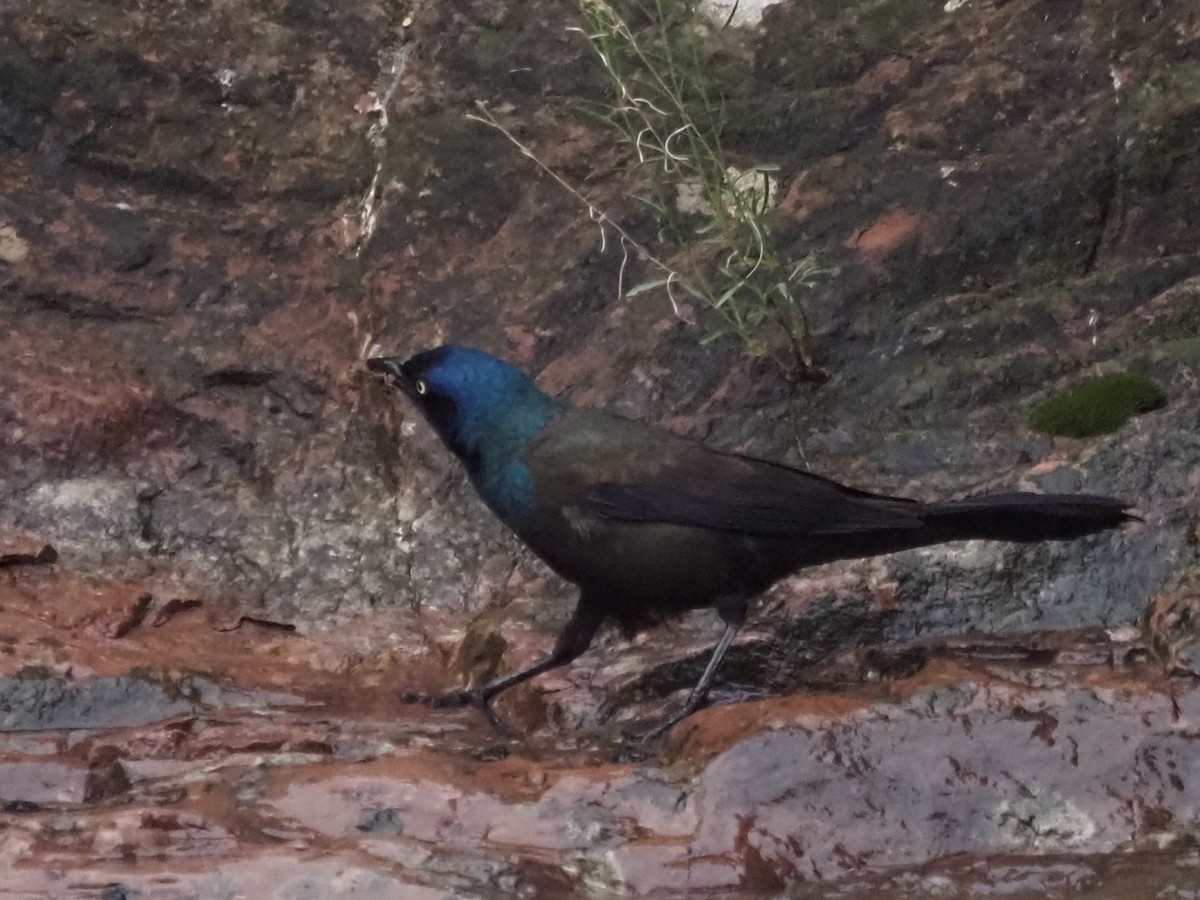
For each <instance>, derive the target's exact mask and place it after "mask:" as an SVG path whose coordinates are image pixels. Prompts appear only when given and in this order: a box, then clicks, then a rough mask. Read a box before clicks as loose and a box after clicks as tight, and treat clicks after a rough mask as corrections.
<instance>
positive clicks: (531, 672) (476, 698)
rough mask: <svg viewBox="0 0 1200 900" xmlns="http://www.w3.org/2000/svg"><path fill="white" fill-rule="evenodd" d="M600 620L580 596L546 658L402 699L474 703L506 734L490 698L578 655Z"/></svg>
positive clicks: (438, 703)
mask: <svg viewBox="0 0 1200 900" xmlns="http://www.w3.org/2000/svg"><path fill="white" fill-rule="evenodd" d="M603 621H604V614H603V612H601V611H599V610H596V609H593V608H592V605H591V604H588V603H586V602H585V598H583V597H580V599H579V604H578V605H577V606H576V607H575V613H574V615H572V616H571V620H570V621H569V622H567V624H566V625H565V626H564V627H563V630H562V631H560V632H559V634H558V639H557V640H556V641H555V642H554V649H553V650H552V651H551V652H550V655H549V656H547V657H546V658H545V659H543V660H540V661H538V662H536V663H534V664H533V665H532V666H529V667H528V668H525V669H522V670H521V671H519V672H514V673H513V674H511V675H505V676H504V677H502V678H496V679H494V680H492V681H489V682H488V683H487V684H484V685H480V686H479V687H477V688H472V689H471V690H467V691H449V692H447V693H445V694H413V693H408V694H404V696H403V698H402V699H403V700H404V702H405V703H423V704H425V705H426V706H432V707H435V708H444V707H453V706H475V707H477V708H478V709H479V710H480V711H481V712H482V713H483V714H484V715H485V716H487V720H488V722H490V723H491V725H492V727H493V728H495V729H496V730H497V731H499V732H501V733H502V734H506V733H508V728H506V727H505V725H504V723H503V722H501V721H500V719H499V718H498V717H497V716H496V714H495V713H494V712H493V711H492V708H491V703H492V700H494V699H495V698H496V695H497V694H499V693H500V692H501V691H506V690H508V689H509V688H510V687H514V686H515V685H518V684H520V683H521V682H523V681H528V680H529V679H530V678H534V677H536V676H538V675H541V674H542V673H543V672H549V671H550V670H551V669H557V668H559V667H560V666H565V665H566V664H567V663H569V662H572V661H573V660H575V659H576V658H578V657H579V656H580V655H582V654H583V652H584V651H585V650H587V648H588V647H590V646H591V644H592V639H593V638H594V637H595V636H596V631H597V630H598V629H599V627H600V624H601V623H602V622H603Z"/></svg>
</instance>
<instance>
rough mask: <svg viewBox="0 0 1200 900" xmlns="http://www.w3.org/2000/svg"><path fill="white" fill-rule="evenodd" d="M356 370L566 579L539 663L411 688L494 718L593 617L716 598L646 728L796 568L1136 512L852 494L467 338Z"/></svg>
mask: <svg viewBox="0 0 1200 900" xmlns="http://www.w3.org/2000/svg"><path fill="white" fill-rule="evenodd" d="M367 366H368V368H370V370H371V371H373V372H377V373H380V374H382V375H383V376H384V377H385V378H386V380H387V381H388V382H389V383H390V384H392V385H394V386H395V387H397V388H399V389H400V390H401V391H402V392H404V393H405V394H406V395H408V397H409V398H411V399H412V400H413V402H415V403H416V405H417V407H418V408H419V409H420V410H421V412H422V413H423V414H424V416H425V418H426V419H427V420H428V421H429V423H430V424H431V425H432V426H433V428H434V430H435V431H436V432H437V433H438V435H439V436H440V437H441V439H442V440H443V441H444V442H445V444H446V446H447V447H449V448H450V450H451V451H452V452H453V453H454V454H455V455H456V456H457V457H458V458H459V459H460V460H462V462H463V463H464V464H465V465H466V468H467V472H468V474H469V476H470V479H471V483H472V484H473V485H474V486H475V489H476V491H478V492H479V496H480V497H482V498H483V501H484V502H485V503H486V504H487V505H488V506H489V507H490V508H491V510H492V511H493V512H494V513H495V514H496V515H497V516H499V517H500V520H501V521H502V522H504V524H505V525H507V526H508V527H509V528H510V529H512V531H513V532H515V533H516V535H517V537H519V538H520V539H521V540H522V541H524V542H525V543H526V544H527V545H528V546H529V548H530V549H531V550H533V552H534V553H536V554H537V555H538V556H539V557H541V559H542V560H543V561H545V563H546V564H547V565H548V566H550V568H552V569H553V570H554V571H555V572H557V573H558V574H559V575H561V576H563V577H564V578H566V579H567V580H568V581H571V582H573V583H574V584H576V585H578V587H579V602H578V603H577V604H576V607H575V612H574V615H572V617H571V620H570V621H569V622H568V623H567V625H566V626H565V627H564V628H563V630H562V632H561V633H560V634H559V636H558V640H557V642H556V643H555V645H554V650H553V651H552V652H551V653H550V655H549V656H548V657H546V658H545V659H543V660H541V661H540V662H538V663H536V664H534V665H532V666H530V667H529V668H527V669H523V670H521V671H519V672H515V673H513V674H512V675H507V676H505V677H503V678H498V679H496V680H494V681H492V682H490V683H488V684H485V685H482V686H481V687H477V688H475V689H473V690H468V691H454V692H451V693H447V694H440V695H435V696H417V695H409V699H410V700H417V701H421V702H426V703H430V704H431V705H434V706H460V705H466V704H474V705H476V706H478V707H479V708H480V709H482V710H483V711H484V712H485V713H486V714H487V715H488V717H489V719H490V720H491V721H492V722H493V723H494V724H496V723H497V720H496V719H495V717H494V715H493V714H492V712H491V709H490V706H489V704H490V703H491V701H492V699H493V698H494V697H495V696H496V695H497V694H499V693H500V692H501V691H504V690H506V689H508V688H510V687H512V686H513V685H516V684H520V683H521V682H523V681H526V680H528V679H530V678H532V677H534V676H535V675H538V674H540V673H542V672H546V671H548V670H550V669H553V668H556V667H558V666H562V665H565V664H567V663H569V662H571V661H572V660H573V659H575V658H576V657H578V656H579V655H580V654H581V653H583V652H584V651H585V650H587V648H588V646H589V645H590V644H591V642H592V638H593V637H594V636H595V634H596V631H597V629H598V628H599V627H600V625H601V624H602V623H604V622H605V621H606V620H613V621H615V622H616V623H617V624H618V625H619V626H620V627H621V628H622V629H623V630H624V632H625V633H626V634H627V635H632V634H634V633H636V632H637V631H639V630H641V629H643V628H646V627H648V626H650V625H654V624H656V623H658V622H661V621H663V620H665V619H668V618H670V617H672V616H675V615H678V614H680V613H683V612H685V611H686V610H690V609H697V608H699V607H702V606H712V607H714V608H715V609H716V611H717V614H718V615H719V616H720V617H721V619H722V621H723V622H724V623H725V630H724V633H722V635H721V638H720V640H719V641H718V642H717V646H716V649H715V650H714V651H713V654H712V657H711V658H710V660H709V663H708V666H707V668H706V669H705V670H704V674H703V675H702V676H701V677H700V680H699V682H698V683H697V684H696V686H695V688H694V689H693V690H692V692H691V695H690V696H689V697H688V700H687V703H685V704H684V706H683V708H682V710H680V711H679V712H678V713H677V714H675V715H673V716H672V717H671V718H670V719H668V720H667V721H666V722H664V723H663V724H662V725H661V726H660V727H658V728H656V729H654V730H653V731H652V732H650V734H651V735H654V734H659V733H661V732H662V731H663V730H665V729H666V728H668V727H669V726H670V725H672V724H674V723H675V722H678V721H679V720H680V719H682V718H684V717H685V716H687V715H689V714H691V713H692V712H694V711H695V710H696V709H698V708H699V707H700V706H701V705H702V704H703V702H704V699H705V695H706V694H707V692H708V689H709V686H710V684H711V683H712V680H713V675H714V673H715V672H716V670H717V666H718V665H720V662H721V658H722V657H723V656H724V655H725V651H726V650H728V649H729V645H730V644H731V643H732V642H733V638H734V635H735V634H737V631H738V629H739V628H740V627H741V625H742V623H743V622H744V621H745V619H746V610H747V604H748V603H749V601H750V600H751V599H752V598H754V597H755V596H756V595H758V594H760V593H762V592H763V591H764V590H766V589H767V588H768V587H769V586H770V585H771V584H773V583H774V582H776V581H778V580H779V579H780V578H782V577H784V576H785V575H788V574H789V573H791V572H794V571H796V570H797V569H800V568H802V567H804V566H811V565H816V564H818V563H825V562H829V561H831V560H835V559H849V558H857V557H864V556H873V555H875V554H880V553H892V552H894V551H897V550H905V549H908V548H912V547H922V546H926V545H929V544H939V543H942V542H944V541H957V540H967V539H978V538H982V539H987V540H998V541H1020V542H1034V541H1047V540H1069V539H1071V538H1077V537H1081V536H1083V535H1086V534H1091V533H1092V532H1096V531H1102V530H1104V529H1108V528H1115V527H1117V526H1119V525H1121V524H1122V523H1124V522H1126V521H1129V520H1130V519H1135V518H1136V516H1133V515H1131V514H1129V513H1127V512H1125V510H1126V509H1128V508H1130V504H1127V503H1124V502H1122V501H1120V500H1116V499H1113V498H1110V497H1098V496H1091V495H1087V494H1077V495H1064V494H1033V493H1007V494H994V495H990V496H984V497H974V498H969V499H965V500H954V501H949V502H946V503H920V502H917V501H914V500H907V499H903V498H899V497H887V496H883V495H880V494H871V493H867V492H866V491H860V490H855V489H854V488H850V487H845V486H843V485H840V484H838V483H836V482H834V481H830V480H829V479H826V478H822V477H820V476H818V475H813V474H811V473H809V472H805V471H801V470H799V469H794V468H791V467H789V466H785V465H781V464H779V463H773V462H768V461H766V460H761V459H754V458H752V457H748V456H741V455H739V454H736V453H724V452H721V451H718V450H713V449H710V448H709V447H706V446H704V445H703V444H701V443H698V442H696V441H692V440H688V439H686V438H683V437H680V436H678V435H675V434H672V433H670V432H668V431H665V430H662V429H660V428H655V427H653V426H650V425H645V424H641V423H638V422H634V421H631V420H628V419H623V418H620V417H618V416H615V415H612V414H610V413H606V412H603V411H601V410H597V409H583V408H575V407H572V406H570V405H568V404H567V403H564V402H563V401H561V400H557V399H555V398H553V397H550V396H548V395H546V394H545V393H543V392H542V391H541V390H539V389H538V387H537V386H536V385H535V384H534V383H533V381H531V380H530V379H529V378H528V377H526V376H525V375H524V374H522V373H521V372H520V371H518V370H517V369H515V368H513V367H512V366H510V365H508V364H507V363H505V362H503V361H501V360H499V359H496V358H495V357H493V356H490V355H488V354H486V353H483V352H481V351H479V350H472V349H469V348H466V347H460V346H455V345H446V346H443V347H438V348H436V349H433V350H427V351H425V352H422V353H418V354H416V355H415V356H413V357H412V358H411V359H409V360H407V361H403V360H401V359H400V358H399V357H376V358H373V359H370V360H368V361H367ZM498 727H499V726H498Z"/></svg>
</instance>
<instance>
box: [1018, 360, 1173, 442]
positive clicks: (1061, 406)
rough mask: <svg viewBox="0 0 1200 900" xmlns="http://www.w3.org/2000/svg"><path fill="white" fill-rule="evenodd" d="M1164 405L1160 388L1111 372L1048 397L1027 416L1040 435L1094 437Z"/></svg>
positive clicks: (1132, 375) (1151, 383) (1130, 376)
mask: <svg viewBox="0 0 1200 900" xmlns="http://www.w3.org/2000/svg"><path fill="white" fill-rule="evenodd" d="M1166 402H1167V397H1166V394H1164V393H1163V391H1162V388H1160V387H1159V386H1158V385H1156V384H1155V383H1154V382H1153V381H1150V380H1149V379H1148V378H1144V377H1142V376H1141V375H1134V374H1131V373H1129V372H1114V373H1112V374H1109V375H1101V376H1099V377H1097V378H1090V379H1088V380H1087V381H1085V382H1083V383H1082V384H1081V385H1080V386H1079V387H1077V388H1076V389H1075V390H1073V391H1071V392H1070V393H1067V394H1058V395H1056V396H1054V397H1051V398H1050V399H1049V400H1047V401H1045V402H1044V403H1042V405H1041V406H1039V407H1038V408H1037V409H1035V410H1034V411H1033V413H1032V415H1030V417H1029V427H1030V428H1031V429H1032V430H1034V431H1038V432H1041V433H1042V434H1053V435H1065V436H1067V437H1076V438H1084V437H1095V436H1096V435H1099V434H1108V433H1109V432H1111V431H1116V430H1117V429H1118V428H1120V427H1121V426H1122V425H1124V424H1125V423H1126V422H1127V421H1128V420H1129V419H1130V418H1131V417H1132V416H1136V415H1140V414H1141V413H1146V412H1151V411H1152V410H1156V409H1159V408H1161V407H1162V406H1164V405H1165V404H1166Z"/></svg>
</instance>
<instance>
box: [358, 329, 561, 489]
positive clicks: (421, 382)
mask: <svg viewBox="0 0 1200 900" xmlns="http://www.w3.org/2000/svg"><path fill="white" fill-rule="evenodd" d="M367 367H368V368H369V369H371V371H373V372H379V373H381V374H383V375H384V376H385V377H386V378H387V380H388V381H389V383H391V384H392V385H394V386H395V387H397V388H399V389H400V390H401V391H403V392H404V393H405V394H407V395H408V396H409V397H410V398H412V400H413V402H414V403H416V405H417V407H418V409H420V410H421V412H422V413H423V414H424V416H425V418H426V419H428V420H429V423H430V424H431V425H432V426H433V428H434V430H435V431H437V433H438V435H439V436H440V437H441V438H442V440H443V441H445V443H446V446H447V447H449V448H450V449H451V450H452V451H454V453H455V454H456V455H457V456H458V457H459V458H460V459H462V460H463V462H465V463H466V464H467V469H468V470H469V471H470V472H471V475H472V478H474V479H476V481H477V482H478V481H479V479H480V478H483V479H490V478H494V477H496V476H497V475H498V473H499V472H500V471H502V470H503V469H504V468H506V467H507V466H508V465H509V463H511V462H512V461H513V460H514V459H515V458H516V457H517V456H519V454H520V453H521V451H523V450H524V448H525V445H526V444H527V443H528V442H529V441H530V440H532V439H533V438H534V437H535V436H536V435H537V433H538V432H539V431H541V430H542V428H543V427H544V426H545V425H546V423H547V422H549V421H550V420H551V419H552V418H554V417H555V416H556V415H558V413H559V412H561V411H562V410H563V409H564V406H563V404H561V403H559V402H558V401H557V400H555V399H553V398H552V397H549V396H547V395H546V394H544V393H542V392H541V391H540V390H539V389H538V387H537V385H535V384H534V383H533V381H532V380H530V379H529V378H528V377H527V376H526V375H525V374H524V373H523V372H521V371H520V370H519V369H516V368H514V367H513V366H510V365H509V364H508V363H506V362H504V361H503V360H499V359H496V357H494V356H490V355H489V354H487V353H484V352H483V351H482V350H472V349H471V348H469V347H460V346H457V345H455V344H446V345H445V346H442V347H437V348H435V349H433V350H425V351H423V352H421V353H418V354H416V355H415V356H413V357H412V358H410V359H408V360H407V361H404V362H401V360H400V358H399V357H375V358H373V359H369V360H367Z"/></svg>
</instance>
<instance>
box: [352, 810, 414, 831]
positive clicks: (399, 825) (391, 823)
mask: <svg viewBox="0 0 1200 900" xmlns="http://www.w3.org/2000/svg"><path fill="white" fill-rule="evenodd" d="M355 827H357V828H358V830H359V831H361V832H363V833H364V834H372V835H376V836H377V837H397V836H399V835H401V834H403V833H404V820H402V819H401V818H400V815H399V814H398V813H397V812H396V810H394V809H387V808H384V809H367V810H364V811H363V816H362V819H361V820H360V821H359V823H358V825H357V826H355Z"/></svg>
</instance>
